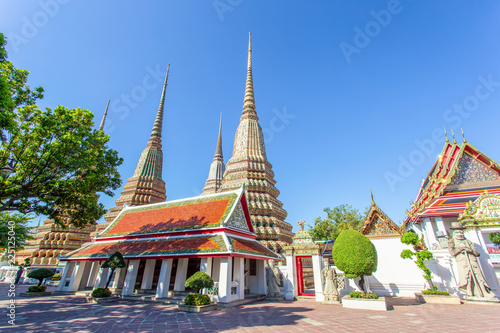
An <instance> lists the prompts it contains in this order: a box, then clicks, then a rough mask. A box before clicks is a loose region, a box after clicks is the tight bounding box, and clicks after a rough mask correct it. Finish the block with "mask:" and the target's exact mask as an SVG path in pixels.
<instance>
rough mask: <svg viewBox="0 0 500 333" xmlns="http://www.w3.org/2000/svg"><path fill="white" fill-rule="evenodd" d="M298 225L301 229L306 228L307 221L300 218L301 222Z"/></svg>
mask: <svg viewBox="0 0 500 333" xmlns="http://www.w3.org/2000/svg"><path fill="white" fill-rule="evenodd" d="M297 224H298V225H300V230H304V226H305V225H306V222H305V221H302V220H300V222H297Z"/></svg>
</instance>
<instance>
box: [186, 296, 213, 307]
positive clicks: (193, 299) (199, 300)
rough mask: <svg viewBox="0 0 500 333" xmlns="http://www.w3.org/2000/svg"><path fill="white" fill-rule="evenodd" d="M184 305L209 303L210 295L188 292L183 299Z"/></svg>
mask: <svg viewBox="0 0 500 333" xmlns="http://www.w3.org/2000/svg"><path fill="white" fill-rule="evenodd" d="M184 303H185V304H186V305H208V304H210V303H211V302H210V297H208V296H207V295H202V294H189V295H187V296H186V298H185V299H184Z"/></svg>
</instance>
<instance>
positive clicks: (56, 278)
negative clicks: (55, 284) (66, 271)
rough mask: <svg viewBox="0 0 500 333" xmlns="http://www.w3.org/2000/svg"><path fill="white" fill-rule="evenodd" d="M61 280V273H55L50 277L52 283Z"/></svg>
mask: <svg viewBox="0 0 500 333" xmlns="http://www.w3.org/2000/svg"><path fill="white" fill-rule="evenodd" d="M60 280H61V273H56V274H54V275H53V276H52V281H60Z"/></svg>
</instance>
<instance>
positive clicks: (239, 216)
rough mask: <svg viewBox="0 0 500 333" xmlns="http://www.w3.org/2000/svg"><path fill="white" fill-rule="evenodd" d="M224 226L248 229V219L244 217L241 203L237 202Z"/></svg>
mask: <svg viewBox="0 0 500 333" xmlns="http://www.w3.org/2000/svg"><path fill="white" fill-rule="evenodd" d="M226 227H233V228H237V229H243V230H245V231H250V229H249V228H248V221H247V219H246V217H245V212H244V211H243V207H241V203H238V204H237V205H236V206H235V207H234V210H233V212H232V214H231V216H229V218H228V220H227V221H226Z"/></svg>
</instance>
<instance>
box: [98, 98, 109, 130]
mask: <svg viewBox="0 0 500 333" xmlns="http://www.w3.org/2000/svg"><path fill="white" fill-rule="evenodd" d="M109 101H110V100H109V99H108V105H106V110H105V111H104V115H103V116H102V120H101V125H99V131H104V123H105V122H106V116H107V115H108V108H109Z"/></svg>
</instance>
